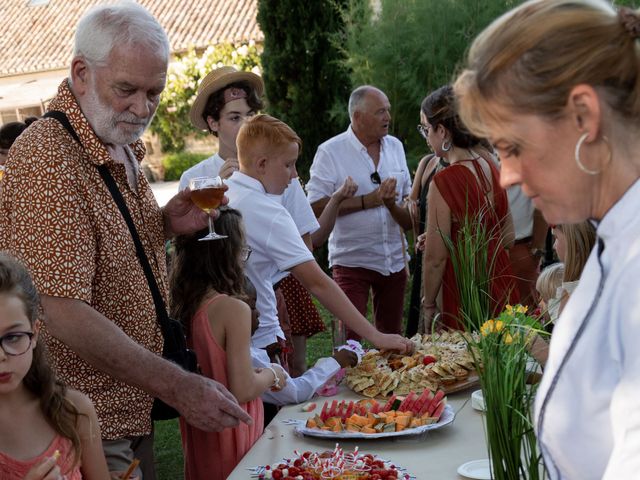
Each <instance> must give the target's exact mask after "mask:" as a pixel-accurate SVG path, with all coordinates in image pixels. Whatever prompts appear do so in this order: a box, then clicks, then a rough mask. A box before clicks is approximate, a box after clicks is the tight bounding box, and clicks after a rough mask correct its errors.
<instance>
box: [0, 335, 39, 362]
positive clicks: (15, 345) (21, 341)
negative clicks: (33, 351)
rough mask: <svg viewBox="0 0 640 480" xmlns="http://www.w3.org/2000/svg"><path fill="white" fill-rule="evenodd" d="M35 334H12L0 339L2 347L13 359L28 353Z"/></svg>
mask: <svg viewBox="0 0 640 480" xmlns="http://www.w3.org/2000/svg"><path fill="white" fill-rule="evenodd" d="M33 335H34V334H33V332H11V333H7V334H6V335H3V336H2V337H0V347H2V350H3V351H4V353H6V354H7V355H10V356H12V357H15V356H18V355H22V354H23V353H26V352H27V350H29V348H30V347H31V340H32V339H33Z"/></svg>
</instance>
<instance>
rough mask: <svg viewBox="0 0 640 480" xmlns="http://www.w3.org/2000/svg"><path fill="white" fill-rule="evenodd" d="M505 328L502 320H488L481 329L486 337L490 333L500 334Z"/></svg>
mask: <svg viewBox="0 0 640 480" xmlns="http://www.w3.org/2000/svg"><path fill="white" fill-rule="evenodd" d="M503 328H504V322H503V321H502V320H487V321H486V322H484V324H482V326H481V327H480V333H481V334H482V335H484V336H485V337H486V336H487V335H489V334H490V333H494V332H495V333H497V332H500V331H501V330H502V329H503Z"/></svg>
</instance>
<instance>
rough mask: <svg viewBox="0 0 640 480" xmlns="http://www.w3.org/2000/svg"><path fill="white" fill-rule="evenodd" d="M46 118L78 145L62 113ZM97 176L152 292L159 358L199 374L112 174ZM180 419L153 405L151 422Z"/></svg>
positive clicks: (168, 409)
mask: <svg viewBox="0 0 640 480" xmlns="http://www.w3.org/2000/svg"><path fill="white" fill-rule="evenodd" d="M44 116H45V117H50V118H55V119H56V120H58V121H59V122H60V123H61V124H62V126H63V127H64V128H65V129H66V130H67V131H68V132H69V134H70V135H71V136H72V137H73V138H74V139H75V140H76V141H77V142H78V143H80V139H79V138H78V135H77V134H76V132H75V130H74V129H73V127H72V126H71V123H70V122H69V119H68V118H67V116H66V115H65V114H64V112H58V111H50V112H47V113H46V114H45V115H44ZM98 172H99V173H100V176H101V177H102V180H103V181H104V183H105V184H106V185H107V188H108V189H109V192H111V196H112V197H113V200H114V202H115V203H116V205H117V206H118V209H119V210H120V213H121V214H122V217H123V218H124V220H125V222H126V223H127V227H129V232H130V233H131V238H132V239H133V243H134V244H135V247H136V255H137V256H138V260H139V261H140V265H141V266H142V270H143V271H144V275H145V277H146V278H147V282H148V284H149V289H150V290H151V295H152V297H153V303H154V305H155V308H156V319H157V322H158V324H159V325H160V329H161V330H162V337H163V338H164V347H163V349H162V357H163V358H165V359H167V360H169V361H171V362H174V363H176V364H178V365H179V366H181V367H182V368H183V369H185V370H187V371H189V372H198V371H199V369H198V361H197V358H196V354H195V352H194V351H193V350H190V349H189V348H188V347H187V340H186V337H185V334H184V329H183V327H182V324H181V323H180V322H178V321H177V320H174V319H172V318H171V317H169V314H168V313H167V307H166V305H165V303H164V300H163V299H162V294H161V293H160V289H159V288H158V283H157V282H156V279H155V277H154V275H153V270H152V269H151V265H150V264H149V259H148V258H147V254H146V253H145V251H144V248H143V247H142V242H141V241H140V237H139V236H138V232H137V230H136V227H135V224H134V223H133V219H132V218H131V214H130V212H129V209H128V208H127V205H126V203H125V201H124V198H123V197H122V193H120V190H118V185H117V184H116V182H115V180H114V179H113V176H112V175H111V172H109V169H108V168H107V166H106V165H100V166H99V167H98ZM178 416H180V414H179V413H178V412H177V410H175V409H174V408H173V407H171V406H169V405H167V404H166V403H164V402H163V401H162V400H160V399H159V398H156V399H155V400H154V402H153V409H152V410H151V418H152V419H153V420H169V419H171V418H176V417H178Z"/></svg>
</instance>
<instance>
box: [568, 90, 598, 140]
mask: <svg viewBox="0 0 640 480" xmlns="http://www.w3.org/2000/svg"><path fill="white" fill-rule="evenodd" d="M567 111H568V114H569V118H570V120H571V121H572V123H573V125H574V126H575V128H576V130H578V131H579V132H581V133H588V134H589V135H588V136H587V138H586V139H585V141H586V142H587V143H591V142H593V141H594V140H596V139H597V138H598V137H599V136H600V134H601V133H602V132H601V131H600V129H601V123H602V106H601V104H600V95H599V94H598V92H597V91H596V89H595V88H593V87H592V86H591V85H587V84H584V83H581V84H579V85H576V86H575V87H573V88H572V89H571V92H569V97H568V100H567Z"/></svg>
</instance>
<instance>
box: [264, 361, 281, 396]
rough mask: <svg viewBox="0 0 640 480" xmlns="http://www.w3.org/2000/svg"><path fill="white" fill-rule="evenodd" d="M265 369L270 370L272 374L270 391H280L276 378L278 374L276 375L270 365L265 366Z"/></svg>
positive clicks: (278, 381) (278, 380)
mask: <svg viewBox="0 0 640 480" xmlns="http://www.w3.org/2000/svg"><path fill="white" fill-rule="evenodd" d="M265 368H268V369H269V370H271V373H273V383H272V384H271V387H270V388H272V389H274V388H275V389H276V390H280V379H279V378H278V374H277V373H276V369H275V368H273V367H272V366H271V365H267V366H266V367H265Z"/></svg>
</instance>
